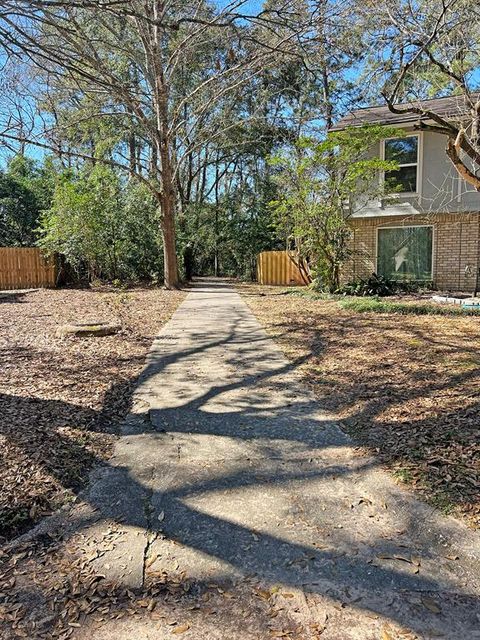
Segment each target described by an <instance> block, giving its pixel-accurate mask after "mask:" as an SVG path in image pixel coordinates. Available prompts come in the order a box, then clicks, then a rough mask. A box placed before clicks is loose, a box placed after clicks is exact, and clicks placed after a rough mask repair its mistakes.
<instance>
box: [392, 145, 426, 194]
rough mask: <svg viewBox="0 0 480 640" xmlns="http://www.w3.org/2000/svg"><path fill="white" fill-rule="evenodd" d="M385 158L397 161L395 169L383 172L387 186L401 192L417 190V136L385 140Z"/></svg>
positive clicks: (414, 191)
mask: <svg viewBox="0 0 480 640" xmlns="http://www.w3.org/2000/svg"><path fill="white" fill-rule="evenodd" d="M385 160H393V161H395V162H397V163H398V165H399V168H398V169H397V170H396V171H386V172H385V182H386V184H387V188H388V189H390V190H392V191H397V192H403V193H416V191H417V165H418V137H417V136H409V137H408V138H395V139H393V140H385Z"/></svg>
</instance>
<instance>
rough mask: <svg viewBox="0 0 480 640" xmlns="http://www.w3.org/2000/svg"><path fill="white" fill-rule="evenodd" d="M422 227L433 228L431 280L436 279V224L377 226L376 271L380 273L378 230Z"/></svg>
mask: <svg viewBox="0 0 480 640" xmlns="http://www.w3.org/2000/svg"><path fill="white" fill-rule="evenodd" d="M420 227H423V228H424V227H430V229H431V230H432V272H431V280H432V281H433V280H434V273H435V269H436V260H435V249H436V233H435V229H436V227H435V225H434V224H395V225H393V224H392V225H383V226H380V227H375V273H377V274H378V232H379V231H381V230H382V229H415V228H420Z"/></svg>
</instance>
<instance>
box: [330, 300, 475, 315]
mask: <svg viewBox="0 0 480 640" xmlns="http://www.w3.org/2000/svg"><path fill="white" fill-rule="evenodd" d="M339 304H340V306H341V307H342V309H346V310H348V311H355V312H356V313H395V314H400V315H414V316H427V315H429V316H475V315H476V316H480V309H465V308H463V307H460V306H453V305H452V306H449V307H447V306H445V307H442V306H440V305H438V306H437V305H434V304H420V303H406V302H384V301H381V300H377V299H375V298H370V299H367V298H346V299H344V300H341V301H340V302H339Z"/></svg>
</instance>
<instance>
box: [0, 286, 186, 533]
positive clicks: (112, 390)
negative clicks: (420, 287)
mask: <svg viewBox="0 0 480 640" xmlns="http://www.w3.org/2000/svg"><path fill="white" fill-rule="evenodd" d="M183 295H184V294H183V293H181V292H172V291H163V290H160V289H134V290H131V291H127V292H121V293H119V292H118V291H115V290H109V289H107V288H104V289H103V290H101V291H100V290H88V289H83V290H75V289H66V290H46V289H45V290H39V291H32V292H29V293H27V294H26V295H25V296H24V297H23V298H22V302H21V303H20V302H8V301H2V303H1V304H0V357H1V361H2V367H1V368H0V431H1V433H2V436H0V445H1V446H0V485H1V486H2V492H1V495H0V513H1V516H0V537H1V536H4V537H12V536H14V535H16V534H18V533H21V532H23V531H25V530H26V529H27V528H28V527H29V526H30V525H31V524H32V523H34V522H36V521H38V520H39V519H41V518H42V517H43V516H45V515H47V514H49V513H51V512H52V511H54V510H55V509H57V508H58V507H59V506H60V505H62V504H65V503H68V502H71V501H74V500H75V496H76V493H77V492H78V490H79V489H80V488H81V487H82V485H83V484H84V483H85V480H86V478H87V477H88V470H89V469H90V468H91V467H92V466H93V465H94V464H96V463H98V462H100V461H102V460H104V459H105V458H106V457H107V456H108V455H109V451H110V447H111V445H112V443H113V440H114V436H113V432H114V431H115V426H114V425H115V423H116V422H117V421H118V420H120V419H121V418H122V417H123V416H124V415H125V412H126V411H127V409H128V406H129V402H130V397H131V391H132V388H133V384H134V381H135V377H136V375H137V374H138V373H139V371H140V370H141V368H142V367H143V365H144V358H145V355H146V353H147V351H148V349H149V348H150V345H151V342H152V340H153V338H154V336H155V335H156V333H157V331H158V328H159V327H160V326H161V324H162V323H163V322H164V321H166V320H167V319H168V317H169V316H170V315H171V313H172V312H173V311H174V309H175V307H176V306H177V304H178V303H179V302H180V301H181V299H182V297H183ZM94 317H95V318H101V319H102V320H105V321H108V322H116V321H120V322H121V324H122V326H123V327H124V328H123V330H122V331H121V332H119V333H118V334H117V335H113V336H108V337H103V338H75V337H65V338H61V337H58V336H57V335H56V328H57V326H58V325H61V324H65V323H67V322H71V321H74V322H75V321H83V320H88V319H91V318H94Z"/></svg>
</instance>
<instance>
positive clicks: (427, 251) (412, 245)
mask: <svg viewBox="0 0 480 640" xmlns="http://www.w3.org/2000/svg"><path fill="white" fill-rule="evenodd" d="M432 236H433V234H432V227H396V228H392V229H379V230H378V246H377V254H378V255H377V271H378V273H379V275H382V276H384V277H385V278H388V279H389V280H420V281H427V280H431V279H432Z"/></svg>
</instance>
